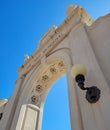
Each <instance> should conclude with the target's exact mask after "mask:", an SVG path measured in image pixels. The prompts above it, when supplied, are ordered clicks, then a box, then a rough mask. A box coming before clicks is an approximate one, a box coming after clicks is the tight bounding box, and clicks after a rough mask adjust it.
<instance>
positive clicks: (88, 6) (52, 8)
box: [0, 0, 110, 130]
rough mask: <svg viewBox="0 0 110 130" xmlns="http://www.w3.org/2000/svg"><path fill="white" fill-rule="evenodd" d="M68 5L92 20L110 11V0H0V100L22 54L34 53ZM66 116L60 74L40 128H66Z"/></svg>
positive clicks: (9, 87)
mask: <svg viewBox="0 0 110 130" xmlns="http://www.w3.org/2000/svg"><path fill="white" fill-rule="evenodd" d="M70 4H76V5H80V6H82V7H83V8H84V9H85V10H86V11H87V13H88V14H89V15H90V16H91V17H92V18H93V20H96V19H97V18H98V17H99V16H103V15H105V14H108V13H109V12H110V0H106V1H105V0H91V1H90V0H68V1H66V0H54V1H52V0H0V46H1V47H0V61H1V62H0V99H4V98H7V99H8V98H9V97H10V96H11V94H12V92H13V89H14V85H15V80H16V79H17V77H18V75H17V69H18V68H19V67H20V66H21V65H22V64H23V61H24V54H29V55H31V54H32V53H33V52H35V51H36V49H37V47H38V41H39V39H40V38H41V37H42V35H43V34H44V33H45V32H46V31H47V30H48V29H49V28H50V27H51V26H52V25H57V26H59V25H60V24H61V23H62V22H63V20H64V19H65V17H66V14H65V12H66V7H67V6H68V5H70ZM58 107H59V109H58ZM69 118H70V117H69V106H68V95H67V81H66V76H64V78H62V79H60V80H58V81H57V82H56V83H55V85H54V86H53V87H52V89H51V91H50V93H49V95H48V97H47V100H46V103H45V108H44V118H43V126H42V130H70V119H69Z"/></svg>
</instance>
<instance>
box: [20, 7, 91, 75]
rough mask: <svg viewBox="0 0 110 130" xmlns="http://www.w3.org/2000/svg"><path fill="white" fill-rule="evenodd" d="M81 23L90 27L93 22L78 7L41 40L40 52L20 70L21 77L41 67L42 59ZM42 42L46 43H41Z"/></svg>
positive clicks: (31, 57)
mask: <svg viewBox="0 0 110 130" xmlns="http://www.w3.org/2000/svg"><path fill="white" fill-rule="evenodd" d="M80 23H82V24H86V25H88V26H90V25H91V24H92V20H91V18H90V17H89V16H88V14H87V13H86V12H85V10H84V9H83V8H81V7H76V8H75V9H74V10H73V11H72V12H71V13H70V15H68V16H67V18H66V19H65V20H64V21H63V23H62V24H61V25H60V26H59V27H58V28H57V27H52V28H53V31H52V32H51V29H50V30H49V31H48V32H47V33H46V34H44V36H43V37H42V38H41V40H40V44H39V48H38V50H37V51H36V52H35V53H34V54H33V55H32V56H30V58H29V59H28V60H26V62H25V63H24V64H23V65H22V66H21V67H20V68H19V69H18V74H19V76H20V75H26V74H27V73H28V72H29V71H30V70H31V69H32V68H33V67H34V66H37V65H39V64H40V63H41V60H42V58H43V57H44V56H47V55H48V54H49V52H51V51H52V50H53V49H54V48H55V47H56V46H58V44H60V42H61V41H62V40H63V39H64V38H65V37H66V36H67V35H68V34H69V32H70V31H71V30H72V29H73V28H74V27H75V26H77V25H78V24H80ZM42 41H44V43H41V42H42Z"/></svg>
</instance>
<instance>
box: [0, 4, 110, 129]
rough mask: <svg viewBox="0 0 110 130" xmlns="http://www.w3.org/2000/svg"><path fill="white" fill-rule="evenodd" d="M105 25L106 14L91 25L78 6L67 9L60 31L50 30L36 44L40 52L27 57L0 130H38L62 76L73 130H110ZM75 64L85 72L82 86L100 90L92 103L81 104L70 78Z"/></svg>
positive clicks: (80, 93) (109, 18)
mask: <svg viewBox="0 0 110 130" xmlns="http://www.w3.org/2000/svg"><path fill="white" fill-rule="evenodd" d="M109 23H110V15H107V16H105V17H102V18H100V19H99V20H97V21H96V22H94V23H93V21H92V20H91V18H90V17H89V16H88V15H87V13H86V12H85V11H84V10H83V9H82V8H81V7H74V6H71V7H69V8H68V9H67V18H66V19H65V20H64V22H63V23H62V24H61V26H60V27H58V28H57V27H55V26H54V27H52V28H51V29H50V30H49V31H48V32H47V33H46V34H45V35H44V36H43V38H42V39H41V40H40V43H39V48H38V50H37V51H36V52H35V53H34V54H33V55H32V56H31V57H28V56H26V60H25V63H24V64H23V65H22V66H21V67H20V68H19V70H18V73H19V77H18V80H17V81H16V87H15V90H14V93H13V95H12V97H11V98H10V100H9V101H8V103H7V104H6V106H5V107H3V117H2V119H1V121H0V129H1V130H32V129H33V130H40V129H41V125H42V113H43V105H44V101H45V98H46V95H47V94H48V91H49V89H50V87H51V86H52V84H53V83H54V82H55V81H56V80H57V79H58V78H59V77H61V76H62V75H63V74H64V73H66V75H67V81H68V95H69V106H70V118H71V129H72V130H110V87H109V83H110V69H109V65H110V62H109V61H110V60H109V56H110V51H109V50H110V37H109V34H110V26H109ZM102 52H103V53H102ZM105 57H106V58H105ZM74 64H83V65H84V66H85V67H86V69H87V75H86V82H85V84H86V86H88V87H90V86H97V87H98V88H99V89H100V91H101V95H100V99H99V100H98V101H97V102H96V103H93V104H91V103H89V102H88V101H87V100H86V99H85V92H84V91H81V89H80V88H79V87H78V86H77V84H76V82H75V80H74V79H73V78H72V76H71V73H70V72H71V67H72V66H73V65H74ZM30 117H31V118H30Z"/></svg>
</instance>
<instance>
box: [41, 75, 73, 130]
mask: <svg viewBox="0 0 110 130" xmlns="http://www.w3.org/2000/svg"><path fill="white" fill-rule="evenodd" d="M43 113H44V114H43V122H42V130H46V129H52V130H56V129H57V130H62V129H63V130H71V127H70V114H69V103H68V90H67V79H66V75H64V76H63V77H60V78H59V79H58V80H57V81H56V82H55V83H54V84H53V86H52V87H51V90H50V91H49V93H48V95H47V98H46V101H45V105H44V112H43Z"/></svg>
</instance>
